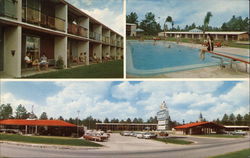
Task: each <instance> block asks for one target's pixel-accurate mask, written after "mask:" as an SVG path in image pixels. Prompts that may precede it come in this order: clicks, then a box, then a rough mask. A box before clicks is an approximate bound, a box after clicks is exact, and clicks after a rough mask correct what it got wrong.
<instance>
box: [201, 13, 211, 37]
mask: <svg viewBox="0 0 250 158" xmlns="http://www.w3.org/2000/svg"><path fill="white" fill-rule="evenodd" d="M212 16H213V15H212V13H211V12H207V15H206V16H205V18H204V24H203V37H204V38H205V31H206V29H207V27H208V24H209V22H210V18H211V17H212Z"/></svg>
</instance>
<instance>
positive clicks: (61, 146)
mask: <svg viewBox="0 0 250 158" xmlns="http://www.w3.org/2000/svg"><path fill="white" fill-rule="evenodd" d="M0 144H10V145H18V146H26V147H37V148H49V149H70V150H78V149H82V150H95V149H100V148H102V147H86V146H84V147H82V146H81V147H80V146H69V145H50V144H32V143H21V142H20V143H19V142H12V141H0Z"/></svg>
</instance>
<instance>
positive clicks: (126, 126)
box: [96, 123, 157, 131]
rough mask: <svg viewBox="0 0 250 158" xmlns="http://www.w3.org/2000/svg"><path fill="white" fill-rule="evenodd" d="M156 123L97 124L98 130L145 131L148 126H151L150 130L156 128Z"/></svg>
mask: <svg viewBox="0 0 250 158" xmlns="http://www.w3.org/2000/svg"><path fill="white" fill-rule="evenodd" d="M156 126H157V125H156V124H155V125H152V124H148V125H147V124H112V123H111V124H96V129H97V130H99V129H100V130H103V131H107V130H112V131H125V130H126V131H143V130H145V129H146V128H148V127H149V128H150V130H156Z"/></svg>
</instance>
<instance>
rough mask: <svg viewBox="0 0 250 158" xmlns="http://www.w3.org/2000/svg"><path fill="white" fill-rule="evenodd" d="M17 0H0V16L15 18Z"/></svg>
mask: <svg viewBox="0 0 250 158" xmlns="http://www.w3.org/2000/svg"><path fill="white" fill-rule="evenodd" d="M17 3H18V1H17V0H0V16H1V17H7V18H12V19H17Z"/></svg>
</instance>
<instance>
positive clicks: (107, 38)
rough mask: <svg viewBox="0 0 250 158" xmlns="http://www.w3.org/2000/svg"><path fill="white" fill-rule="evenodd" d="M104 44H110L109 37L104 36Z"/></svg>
mask: <svg viewBox="0 0 250 158" xmlns="http://www.w3.org/2000/svg"><path fill="white" fill-rule="evenodd" d="M102 42H103V43H106V44H109V37H107V36H102Z"/></svg>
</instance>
